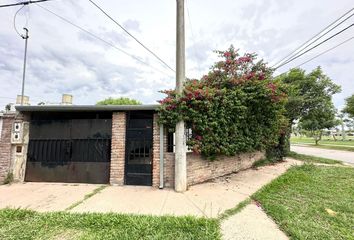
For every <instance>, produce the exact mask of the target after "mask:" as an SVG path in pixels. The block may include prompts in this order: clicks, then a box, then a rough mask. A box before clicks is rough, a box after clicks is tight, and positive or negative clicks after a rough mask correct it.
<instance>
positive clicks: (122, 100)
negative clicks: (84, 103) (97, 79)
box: [96, 97, 141, 105]
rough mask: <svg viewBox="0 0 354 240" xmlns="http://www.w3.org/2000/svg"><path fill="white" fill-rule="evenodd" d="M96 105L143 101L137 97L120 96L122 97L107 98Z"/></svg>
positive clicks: (132, 103)
mask: <svg viewBox="0 0 354 240" xmlns="http://www.w3.org/2000/svg"><path fill="white" fill-rule="evenodd" d="M96 105H141V102H140V101H138V100H135V99H131V98H126V97H120V98H111V97H110V98H106V99H105V100H102V101H99V102H97V103H96Z"/></svg>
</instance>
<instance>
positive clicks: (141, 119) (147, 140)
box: [125, 112, 153, 186]
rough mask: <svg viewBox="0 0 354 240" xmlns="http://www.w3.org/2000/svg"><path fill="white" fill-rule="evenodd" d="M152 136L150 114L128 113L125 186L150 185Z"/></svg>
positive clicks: (151, 116) (151, 118) (151, 117)
mask: <svg viewBox="0 0 354 240" xmlns="http://www.w3.org/2000/svg"><path fill="white" fill-rule="evenodd" d="M152 134H153V114H152V113H150V112H147V113H144V112H130V113H128V121H127V132H126V151H125V152H126V156H125V184H127V185H146V186H151V185H152V142H153V141H152V139H153V138H152V136H153V135H152Z"/></svg>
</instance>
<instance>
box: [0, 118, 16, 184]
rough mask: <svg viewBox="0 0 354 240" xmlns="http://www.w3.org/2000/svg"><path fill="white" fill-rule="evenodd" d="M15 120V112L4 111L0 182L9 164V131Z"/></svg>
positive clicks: (0, 144) (6, 172) (5, 174)
mask: <svg viewBox="0 0 354 240" xmlns="http://www.w3.org/2000/svg"><path fill="white" fill-rule="evenodd" d="M14 121H15V114H12V113H5V114H4V115H3V116H2V129H0V131H1V137H0V184H1V183H2V182H3V181H4V180H5V178H6V177H7V174H8V173H9V171H10V165H11V131H12V124H13V122H14Z"/></svg>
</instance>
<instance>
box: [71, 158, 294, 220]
mask: <svg viewBox="0 0 354 240" xmlns="http://www.w3.org/2000/svg"><path fill="white" fill-rule="evenodd" d="M294 164H300V163H299V162H297V161H292V160H288V161H286V162H283V163H278V164H276V165H272V166H265V167H261V168H259V169H257V170H256V169H249V170H245V171H241V172H239V173H237V174H233V175H230V176H227V177H223V178H219V179H216V180H215V181H214V182H208V183H203V184H199V185H195V186H192V187H190V189H189V190H188V191H187V192H185V193H176V192H175V191H173V190H172V189H164V190H159V189H153V188H150V187H130V186H129V187H127V186H123V187H119V186H112V187H108V188H105V189H104V190H103V191H102V192H100V193H98V194H96V195H94V196H93V197H92V198H90V199H87V200H86V201H85V202H83V203H82V204H80V205H78V206H77V207H75V208H74V209H72V210H71V211H72V212H118V213H133V214H152V215H177V216H180V215H193V216H198V217H217V216H218V215H219V214H220V213H222V212H224V211H225V210H227V209H230V208H233V207H235V206H236V205H237V204H238V203H240V202H242V201H243V200H245V199H246V198H247V197H249V196H250V195H252V194H253V193H255V192H256V191H257V190H258V189H260V188H261V187H262V186H263V185H265V184H267V183H269V182H270V181H271V180H273V179H274V178H276V177H278V176H279V175H281V174H283V173H284V172H285V171H286V170H287V169H288V168H289V167H290V166H291V165H294Z"/></svg>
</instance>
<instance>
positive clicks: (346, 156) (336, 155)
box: [290, 145, 354, 165]
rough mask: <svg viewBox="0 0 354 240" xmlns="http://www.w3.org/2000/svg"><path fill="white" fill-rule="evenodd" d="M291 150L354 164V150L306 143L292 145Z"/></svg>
mask: <svg viewBox="0 0 354 240" xmlns="http://www.w3.org/2000/svg"><path fill="white" fill-rule="evenodd" d="M290 148H291V151H294V152H297V153H302V154H306V155H312V156H316V157H323V158H330V159H335V160H339V161H342V162H345V163H349V164H351V165H354V152H350V151H340V150H331V149H322V148H314V147H311V146H306V145H291V147H290Z"/></svg>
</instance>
